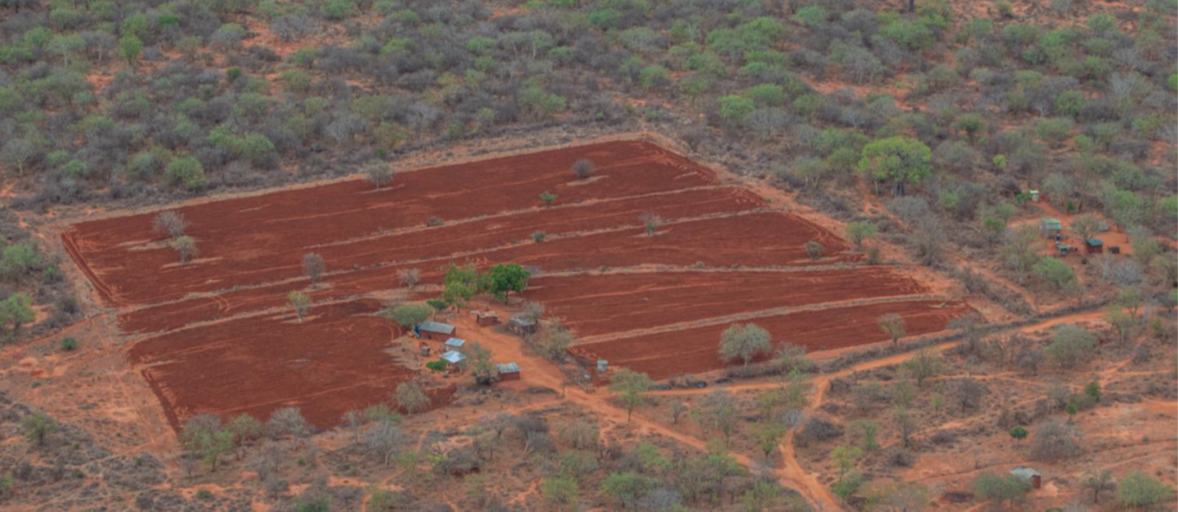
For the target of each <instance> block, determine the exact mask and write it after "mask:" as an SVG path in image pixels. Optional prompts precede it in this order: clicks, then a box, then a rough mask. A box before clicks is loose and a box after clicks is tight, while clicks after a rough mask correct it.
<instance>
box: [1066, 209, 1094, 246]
mask: <svg viewBox="0 0 1178 512" xmlns="http://www.w3.org/2000/svg"><path fill="white" fill-rule="evenodd" d="M1071 226H1072V231H1075V232H1076V234H1077V235H1080V238H1081V239H1083V240H1089V239H1091V238H1092V235H1095V234H1096V231H1097V230H1098V229H1099V228H1100V220H1098V219H1097V218H1096V217H1095V216H1093V215H1092V214H1090V213H1085V214H1083V215H1077V216H1076V218H1075V219H1072V224H1071Z"/></svg>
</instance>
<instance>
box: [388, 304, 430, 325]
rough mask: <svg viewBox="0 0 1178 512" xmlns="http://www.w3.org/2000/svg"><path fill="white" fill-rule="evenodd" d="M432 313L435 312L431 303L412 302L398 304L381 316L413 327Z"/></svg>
mask: <svg viewBox="0 0 1178 512" xmlns="http://www.w3.org/2000/svg"><path fill="white" fill-rule="evenodd" d="M431 313H433V308H432V307H431V306H430V305H428V304H421V303H419V302H411V303H405V304H397V305H396V306H393V307H392V308H389V309H387V310H385V311H384V312H383V313H381V316H383V317H385V318H386V319H388V320H390V321H392V322H393V323H395V324H397V325H399V326H401V327H404V328H406V329H412V328H414V327H417V324H420V323H422V322H424V321H425V320H426V319H427V318H429V316H430V314H431Z"/></svg>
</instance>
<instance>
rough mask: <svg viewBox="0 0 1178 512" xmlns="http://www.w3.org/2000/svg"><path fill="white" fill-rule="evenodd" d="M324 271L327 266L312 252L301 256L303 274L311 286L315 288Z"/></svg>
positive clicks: (320, 257) (321, 258)
mask: <svg viewBox="0 0 1178 512" xmlns="http://www.w3.org/2000/svg"><path fill="white" fill-rule="evenodd" d="M326 270H327V265H326V263H324V262H323V256H320V255H319V254H318V253H314V252H309V253H307V254H304V255H303V274H305V275H306V276H307V278H308V279H310V280H311V286H315V284H316V283H318V282H319V279H320V278H322V277H323V273H324V272H325V271H326Z"/></svg>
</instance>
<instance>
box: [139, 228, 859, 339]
mask: <svg viewBox="0 0 1178 512" xmlns="http://www.w3.org/2000/svg"><path fill="white" fill-rule="evenodd" d="M553 213H555V212H553ZM501 222H503V223H506V222H513V220H512V219H511V218H504V219H502V220H501ZM643 232H644V228H641V227H632V228H626V229H622V230H619V231H607V232H602V233H597V234H589V235H581V236H571V237H567V238H556V239H552V240H549V241H547V242H543V243H535V242H532V241H530V240H528V241H521V242H520V243H519V244H518V245H513V246H508V247H506V248H502V249H494V250H488V251H474V252H469V253H463V254H462V255H461V256H438V257H433V259H430V260H426V261H416V262H411V263H405V262H402V263H395V262H394V263H393V264H382V263H376V264H374V266H371V267H361V268H359V269H357V270H355V271H351V272H347V273H342V274H338V275H335V276H330V277H328V278H327V279H325V282H326V283H327V284H328V285H329V286H330V287H329V288H325V289H322V290H320V291H319V292H317V293H315V294H313V295H314V297H315V298H316V300H322V299H325V298H338V297H348V296H353V295H356V294H361V293H368V292H372V291H375V290H382V289H389V288H396V287H397V286H399V283H398V281H397V273H398V272H399V271H401V270H403V269H406V268H410V267H416V268H419V269H420V270H421V271H422V274H423V275H422V277H423V280H424V282H426V283H436V282H441V278H442V274H444V273H445V268H446V265H448V264H449V263H450V262H455V263H464V262H474V263H478V264H479V265H480V266H482V267H486V266H490V265H492V264H495V263H499V262H515V263H519V264H521V265H525V266H534V267H538V268H540V269H541V270H543V271H548V272H562V271H569V270H580V269H598V268H601V267H610V268H613V267H628V266H635V265H644V264H652V265H678V266H688V265H695V264H697V263H700V262H702V263H704V264H705V265H706V266H709V267H727V266H731V265H741V266H786V265H789V266H805V265H814V264H821V263H831V262H835V261H849V260H853V259H855V255H850V254H838V255H837V256H835V257H832V258H830V259H828V260H826V261H819V262H813V261H811V260H810V259H809V258H808V257H806V255H805V251H804V250H803V249H802V248H801V246H802V244H804V243H806V242H807V241H809V240H820V241H821V242H822V243H823V245H825V246H826V247H827V249H828V251H832V252H834V251H843V250H846V249H847V246H846V244H845V243H843V242H841V241H840V240H839V239H838V238H837V237H835V236H834V235H831V234H830V233H829V232H827V231H824V230H822V228H820V227H818V226H817V225H815V224H813V223H810V222H808V221H806V220H805V219H802V218H800V217H797V216H795V215H792V214H788V213H781V212H761V213H752V214H746V215H739V216H735V217H721V218H709V219H702V220H693V221H685V222H682V223H672V224H667V225H664V226H662V227H661V228H660V229H659V233H658V234H656V235H655V236H653V237H648V236H646V235H645V234H643ZM465 240H467V239H466V238H458V237H455V239H454V240H449V239H447V241H446V242H445V243H446V247H448V248H450V249H452V250H460V249H457V248H459V247H461V242H463V241H465ZM402 245H403V247H404V248H405V249H406V250H409V251H412V250H413V249H414V248H415V246H413V245H412V244H402ZM426 251H429V247H428V246H427V247H425V248H424V249H422V250H421V251H420V252H426ZM389 252H390V253H393V252H395V251H394V250H392V249H390V251H389ZM426 254H429V253H428V252H426ZM836 254H837V253H836ZM326 258H327V257H326V256H325V259H326ZM327 261H328V262H329V265H330V264H331V263H330V262H331V261H332V260H330V259H327ZM375 265H379V266H375ZM305 284H306V283H305V281H299V282H286V283H278V284H273V285H268V286H262V287H258V288H253V289H246V290H238V291H234V292H229V293H225V294H222V295H219V296H217V297H213V298H199V299H192V300H187V301H181V302H176V303H170V304H163V305H160V306H157V307H153V308H148V309H144V310H139V311H132V312H128V313H126V314H125V315H123V317H122V318H121V319H120V321H121V322H122V326H123V328H124V329H127V330H130V331H134V332H153V331H158V330H161V329H174V328H177V327H180V326H183V325H186V324H188V323H190V322H193V321H197V320H200V319H208V318H215V317H217V316H224V315H228V314H238V313H243V312H249V311H255V310H259V309H265V308H269V307H276V306H281V305H282V304H283V303H285V301H286V293H287V292H289V291H290V290H293V289H298V288H301V287H303V286H305ZM210 315H213V316H210Z"/></svg>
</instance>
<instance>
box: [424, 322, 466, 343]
mask: <svg viewBox="0 0 1178 512" xmlns="http://www.w3.org/2000/svg"><path fill="white" fill-rule="evenodd" d="M456 332H458V329H455V328H454V326H453V325H450V324H444V323H441V322H422V323H421V325H418V326H417V335H418V336H420V337H422V338H425V339H427V340H435V341H445V340H448V339H450V338H453V337H454V334H455V333H456Z"/></svg>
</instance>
